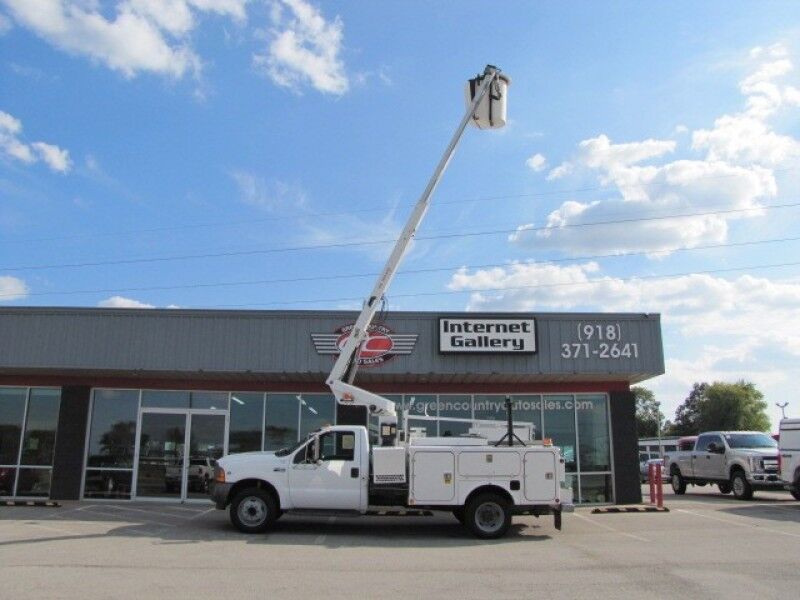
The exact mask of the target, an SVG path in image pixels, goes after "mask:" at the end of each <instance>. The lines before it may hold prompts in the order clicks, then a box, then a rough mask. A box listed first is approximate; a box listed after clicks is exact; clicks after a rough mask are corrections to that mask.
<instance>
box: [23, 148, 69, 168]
mask: <svg viewBox="0 0 800 600" xmlns="http://www.w3.org/2000/svg"><path fill="white" fill-rule="evenodd" d="M31 147H32V148H33V149H34V150H36V152H37V153H38V154H39V156H40V158H41V159H42V160H43V161H44V162H46V163H47V166H49V167H50V168H51V169H53V171H58V172H60V173H66V172H67V171H69V170H70V168H71V166H72V161H71V160H70V158H69V152H68V151H66V150H63V149H61V148H59V147H58V146H54V145H53V144H46V143H45V142H33V143H32V144H31Z"/></svg>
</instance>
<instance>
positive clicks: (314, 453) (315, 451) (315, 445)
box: [311, 436, 320, 464]
mask: <svg viewBox="0 0 800 600" xmlns="http://www.w3.org/2000/svg"><path fill="white" fill-rule="evenodd" d="M311 461H312V462H313V463H314V464H317V463H319V462H320V460H319V436H317V437H315V438H314V441H313V442H311Z"/></svg>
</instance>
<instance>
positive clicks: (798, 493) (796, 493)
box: [792, 489, 800, 500]
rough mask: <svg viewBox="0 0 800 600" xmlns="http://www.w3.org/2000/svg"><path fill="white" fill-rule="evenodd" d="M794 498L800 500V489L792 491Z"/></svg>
mask: <svg viewBox="0 0 800 600" xmlns="http://www.w3.org/2000/svg"><path fill="white" fill-rule="evenodd" d="M792 496H794V499H795V500H800V489H796V490H792Z"/></svg>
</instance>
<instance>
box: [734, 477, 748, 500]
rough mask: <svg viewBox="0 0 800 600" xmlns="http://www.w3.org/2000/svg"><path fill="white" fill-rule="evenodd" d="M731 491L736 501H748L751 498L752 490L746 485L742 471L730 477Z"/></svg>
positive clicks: (745, 478)
mask: <svg viewBox="0 0 800 600" xmlns="http://www.w3.org/2000/svg"><path fill="white" fill-rule="evenodd" d="M731 489H732V490H733V495H734V497H735V498H736V499H737V500H750V499H751V498H752V497H753V488H752V487H750V484H749V483H747V477H745V475H744V471H734V472H733V474H732V475H731Z"/></svg>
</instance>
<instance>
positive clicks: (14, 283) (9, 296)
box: [0, 275, 30, 302]
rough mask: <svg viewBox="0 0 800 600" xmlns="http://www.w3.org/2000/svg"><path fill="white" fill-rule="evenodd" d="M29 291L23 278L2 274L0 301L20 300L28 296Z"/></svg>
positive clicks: (0, 279) (0, 278)
mask: <svg viewBox="0 0 800 600" xmlns="http://www.w3.org/2000/svg"><path fill="white" fill-rule="evenodd" d="M29 291H30V290H28V286H27V285H26V284H25V282H24V281H23V280H22V279H19V278H17V277H11V276H9V275H3V276H0V302H11V301H12V300H19V299H21V298H24V297H25V296H27V295H28V292H29Z"/></svg>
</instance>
